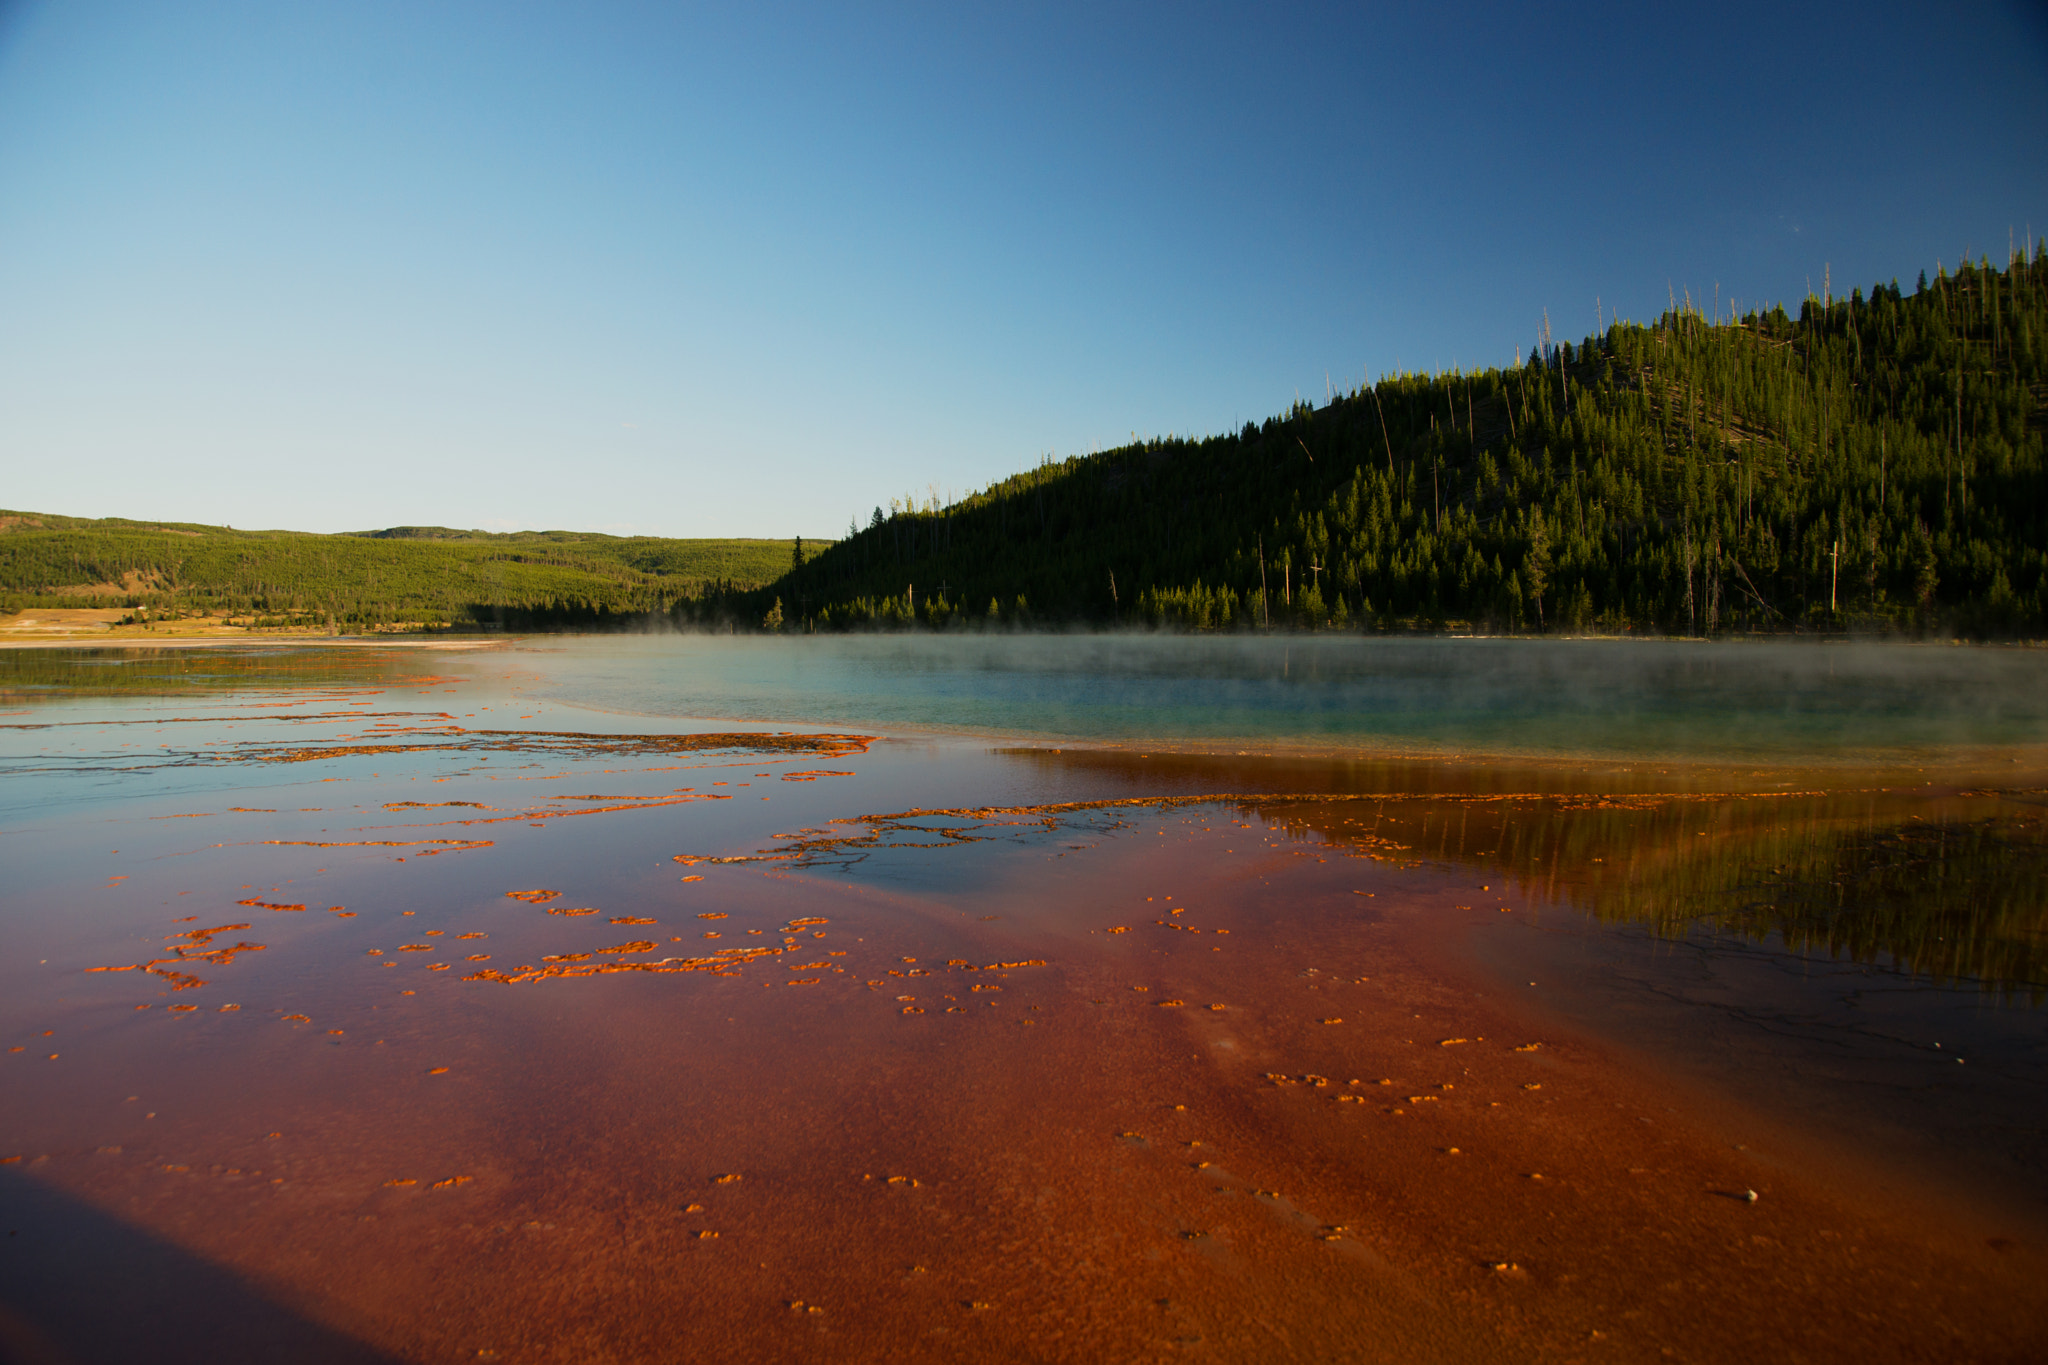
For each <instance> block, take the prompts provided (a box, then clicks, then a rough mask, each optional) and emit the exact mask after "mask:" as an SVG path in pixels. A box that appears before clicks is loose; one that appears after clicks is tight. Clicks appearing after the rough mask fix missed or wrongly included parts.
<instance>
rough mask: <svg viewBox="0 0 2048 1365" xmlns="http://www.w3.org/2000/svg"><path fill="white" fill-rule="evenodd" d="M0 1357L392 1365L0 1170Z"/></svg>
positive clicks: (64, 1364)
mask: <svg viewBox="0 0 2048 1365" xmlns="http://www.w3.org/2000/svg"><path fill="white" fill-rule="evenodd" d="M0 1248H4V1250H0V1360H5V1361H6V1362H7V1365H133V1363H134V1362H138V1361H150V1362H158V1363H160V1365H182V1362H188V1361H189V1362H193V1365H199V1362H207V1363H208V1365H211V1363H212V1362H221V1361H292V1362H305V1363H306V1365H389V1363H390V1362H393V1361H395V1359H396V1358H395V1357H392V1356H388V1355H386V1354H384V1353H383V1352H381V1351H378V1350H376V1349H375V1348H373V1347H370V1346H367V1345H365V1344H363V1343H362V1342H360V1341H357V1340H355V1339H354V1338H352V1337H349V1336H346V1335H344V1334H342V1333H340V1332H337V1331H335V1330H334V1329H332V1328H329V1327H324V1326H322V1325H320V1324H318V1323H316V1322H312V1321H309V1320H308V1319H306V1318H304V1317H302V1316H300V1315H299V1314H297V1313H295V1312H293V1311H292V1310H291V1309H289V1308H286V1307H284V1306H282V1305H280V1304H278V1303H277V1302H275V1301H274V1300H272V1299H271V1298H269V1297H267V1296H266V1295H265V1294H264V1293H263V1292H262V1291H261V1290H259V1289H258V1288H256V1287H255V1286H254V1285H252V1284H250V1283H249V1282H248V1281H247V1280H245V1279H244V1278H242V1277H241V1276H239V1275H237V1274H235V1273H234V1272H232V1271H229V1270H225V1269H222V1268H221V1267H219V1266H217V1265H213V1264H211V1263H209V1262H207V1261H204V1260H201V1259H200V1258H198V1257H196V1256H193V1255H192V1254H190V1253H189V1252H186V1251H183V1250H181V1249H179V1248H178V1247H175V1246H173V1245H171V1244H170V1243H168V1242H165V1241H162V1240H160V1239H158V1238H156V1237H152V1236H150V1235H149V1234H147V1233H144V1232H140V1231H137V1230H136V1229H134V1228H132V1227H130V1226H128V1225H127V1224H125V1223H123V1222H121V1221H120V1220H119V1219H117V1218H113V1217H110V1216H108V1215H107V1214H105V1213H103V1212H101V1211H100V1210H98V1209H95V1208H92V1207H91V1206H89V1205H86V1204H83V1203H81V1202H79V1201H78V1200H76V1199H73V1198H71V1197H70V1196H68V1195H66V1194H63V1193H60V1192H59V1191H57V1190H53V1189H51V1188H50V1187H49V1186H47V1185H44V1184H41V1183H40V1182H38V1181H35V1180H32V1179H30V1178H28V1177H26V1176H23V1175H19V1174H17V1173H15V1172H12V1171H0Z"/></svg>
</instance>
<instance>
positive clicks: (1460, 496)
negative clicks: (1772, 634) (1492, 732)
mask: <svg viewBox="0 0 2048 1365" xmlns="http://www.w3.org/2000/svg"><path fill="white" fill-rule="evenodd" d="M2044 347H2048V248H2037V249H2036V250H2035V252H2034V254H2033V255H2032V256H2031V257H2029V256H2028V255H2027V254H2025V253H2015V254H2014V255H2013V257H2012V258H2011V259H2010V260H2009V261H2008V262H2007V264H2006V266H2005V267H2004V268H2003V269H1999V268H1995V267H1993V266H1992V265H1991V264H1990V263H1989V262H1988V261H1982V260H1980V261H1978V262H1976V263H1969V262H1965V263H1964V264H1962V265H1961V266H1959V267H1958V268H1957V269H1955V270H1954V271H1949V270H1947V269H1945V268H1942V267H1941V266H1939V265H1937V268H1936V273H1935V278H1934V279H1933V280H1931V281H1930V280H1928V279H1927V277H1926V276H1925V274H1924V273H1923V274H1922V276H1921V277H1920V280H1919V282H1918V284H1917V285H1916V287H1915V288H1914V289H1913V290H1912V291H1911V292H1905V291H1902V290H1901V289H1900V288H1899V287H1898V285H1897V283H1896V282H1895V281H1894V282H1892V283H1888V284H1880V285H1878V286H1876V287H1874V288H1872V289H1871V290H1870V292H1869V294H1868V295H1866V294H1865V293H1864V292H1863V291H1862V290H1861V289H1860V288H1859V289H1856V290H1854V291H1852V292H1851V293H1850V295H1849V296H1848V297H1847V298H1839V297H1834V296H1833V295H1832V292H1831V291H1830V292H1828V293H1824V294H1823V295H1821V296H1817V297H1811V298H1808V299H1807V300H1805V302H1804V303H1803V304H1802V305H1801V307H1800V309H1799V312H1798V315H1797V316H1796V317H1794V316H1792V315H1790V314H1788V313H1787V312H1786V311H1785V310H1784V309H1783V308H1782V307H1774V308H1771V309H1768V310H1752V311H1750V312H1748V313H1746V314H1742V315H1740V316H1730V317H1726V318H1710V317H1708V316H1706V315H1705V314H1704V312H1703V311H1702V310H1701V309H1699V308H1698V307H1696V306H1693V305H1692V304H1691V303H1690V302H1689V301H1688V302H1686V303H1682V304H1681V303H1676V302H1674V306H1673V307H1672V308H1671V309H1670V310H1669V311H1667V312H1666V313H1664V314H1663V315H1662V316H1660V317H1659V318H1658V319H1657V320H1656V321H1655V322H1653V323H1650V324H1647V325H1642V324H1635V323H1628V322H1622V321H1616V322H1614V323H1612V324H1611V325H1609V326H1607V327H1606V329H1605V330H1604V331H1603V332H1601V333H1599V334H1598V335H1595V336H1589V337H1587V338H1585V339H1584V340H1583V341H1581V342H1580V343H1578V344H1577V345H1574V344H1572V343H1570V342H1565V343H1562V344H1557V345H1551V344H1549V343H1548V342H1547V340H1546V341H1545V343H1544V344H1542V345H1539V346H1538V347H1537V348H1536V349H1534V350H1532V352H1531V353H1530V355H1529V358H1528V361H1527V363H1526V364H1521V365H1517V366H1512V367H1508V368H1504V369H1485V370H1479V371H1474V372H1462V371H1454V372H1448V373H1440V374H1428V375H1424V374H1403V375H1398V376H1393V377H1389V378H1386V379H1383V380H1381V381H1380V382H1379V383H1378V384H1374V385H1371V386H1369V387H1367V386H1360V387H1358V388H1356V389H1353V390H1351V391H1350V392H1347V393H1343V394H1341V395H1337V396H1334V397H1333V398H1332V399H1331V401H1330V402H1328V403H1327V404H1326V405H1325V406H1323V407H1321V408H1315V407H1311V406H1310V405H1308V404H1305V403H1297V404H1296V405H1295V406H1294V407H1293V408H1291V409H1290V410H1288V411H1287V412H1286V413H1285V414H1283V415H1280V416H1277V417H1274V418H1271V419H1269V420H1267V421H1265V422H1263V423H1260V424H1257V425H1254V424H1250V423H1247V424H1246V425H1245V427H1244V428H1243V429H1242V430H1241V431H1237V432H1232V433H1228V434H1224V435H1218V436H1213V437H1209V438H1207V439H1202V440H1186V439H1180V438H1167V439H1158V440H1147V441H1140V442H1136V443H1133V444H1131V445H1127V446H1123V447H1120V448H1117V449H1114V450H1108V451H1104V452H1101V453H1099V454H1094V455H1089V456H1085V457H1075V458H1070V459H1066V460H1062V461H1058V462H1053V461H1047V462H1044V463H1041V464H1040V465H1039V466H1037V467H1036V468H1033V469H1030V470H1026V471H1024V472H1022V473H1020V474H1017V475H1015V476H1012V477H1011V478H1008V479H1005V480H1002V481H1001V482H999V483H996V484H994V485H992V486H991V487H989V488H987V489H985V490H983V491H981V492H978V493H975V494H973V495H971V496H969V497H966V498H964V499H961V500H959V501H957V502H954V503H951V504H949V505H944V506H941V505H938V504H937V503H936V501H933V502H929V503H927V504H925V505H923V506H916V505H914V504H892V506H891V510H890V512H889V513H888V514H886V515H885V514H884V513H883V511H882V510H881V509H880V508H877V509H876V510H875V513H874V515H873V516H872V517H871V518H870V519H869V521H868V524H867V525H865V526H855V527H852V528H849V531H848V534H847V536H846V537H845V539H843V540H841V541H839V542H837V543H836V544H833V545H831V546H829V547H827V548H824V549H823V550H822V551H821V552H819V553H817V554H816V555H813V556H811V557H809V558H807V559H806V558H805V557H804V556H803V555H802V554H801V551H799V554H798V556H797V561H798V562H796V563H795V564H793V565H792V566H791V568H790V571H789V572H788V573H786V574H784V575H783V576H782V578H781V579H780V580H779V581H777V582H776V583H774V584H773V585H771V586H770V587H768V588H765V589H763V590H762V591H761V592H760V593H758V594H756V595H755V596H754V605H755V606H756V607H768V606H769V604H770V602H771V601H772V602H773V604H774V606H773V608H772V609H773V610H774V611H775V613H776V617H777V622H778V623H779V624H781V625H782V626H783V628H793V627H795V626H797V625H803V626H805V627H807V628H813V629H818V628H822V629H848V628H874V627H882V628H888V627H906V626H911V625H916V626H920V627H940V628H943V627H947V626H957V625H961V624H981V625H987V624H992V623H998V622H1000V623H1004V624H1024V625H1028V624H1053V623H1060V624H1068V623H1077V624H1090V625H1111V624H1130V625H1145V626H1153V627H1175V628H1182V629H1195V630H1215V629H1245V628H1257V629H1265V628H1274V629H1278V628H1283V627H1285V628H1295V629H1447V628H1450V629H1457V628H1468V629H1475V630H1489V631H1560V630H1563V631H1600V632H1613V633H1625V632H1659V633H1677V634H1686V635H1712V634H1717V633H1724V632H1730V631H1741V632H1757V631H1792V630H1800V631H1805V630H1851V629H1860V630H1874V631H1887V632H1911V633H1924V632H1929V631H1962V632H1967V633H1971V634H1977V635H2004V636H2010V635H2016V634H2028V633H2034V634H2038V633H2039V632H2040V631H2041V630H2042V628H2043V627H2044V625H2048V480H2044V462H2043V437H2044V430H2048V349H2044Z"/></svg>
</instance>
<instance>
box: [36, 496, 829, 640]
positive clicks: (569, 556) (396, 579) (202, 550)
mask: <svg viewBox="0 0 2048 1365" xmlns="http://www.w3.org/2000/svg"><path fill="white" fill-rule="evenodd" d="M791 559H792V550H791V543H790V542H789V541H786V540H669V539H662V538H658V537H652V536H631V537H626V536H607V535H597V534H591V533H585V532H575V531H516V532H509V533H490V532H485V531H456V530H450V529H448V528H446V527H438V526H401V527H393V528H391V529H389V530H384V531H366V532H359V533H356V534H352V535H312V534H308V533H305V532H299V531H238V530H235V529H233V528H232V527H226V526H204V525H199V524H196V523H185V522H141V521H129V520H124V519H120V518H106V519H100V520H93V519H88V518H83V517H65V516H53V515H49V514H46V513H35V512H4V511H0V608H4V609H10V610H19V609H21V608H23V607H26V606H32V605H40V606H43V607H52V606H72V607H92V606H99V607H129V608H135V609H138V610H139V611H142V612H144V613H146V614H147V615H148V616H149V617H150V618H151V619H158V620H160V619H164V618H166V617H171V618H175V617H178V616H182V615H191V614H197V613H206V614H210V615H216V616H218V615H234V616H246V617H248V618H250V619H251V620H253V621H256V622H259V623H262V624H265V625H277V626H292V625H297V626H316V625H317V626H324V625H327V624H329V623H330V622H331V623H332V624H333V625H334V626H335V627H336V628H357V627H362V626H377V625H393V624H414V625H419V624H425V625H447V626H474V625H498V626H507V627H512V628H517V629H536V628H539V629H545V628H552V627H569V628H589V627H602V626H606V625H614V624H625V623H629V622H634V623H637V622H640V621H644V620H645V619H646V618H647V617H648V616H649V615H650V614H681V615H685V616H693V617H701V616H705V615H710V616H714V617H719V616H724V615H727V614H729V613H726V612H725V611H724V607H723V604H724V603H726V602H728V601H735V600H738V601H750V599H747V598H745V597H744V594H745V593H747V592H748V591H749V590H752V589H757V588H759V587H761V586H762V585H763V584H765V583H767V582H769V581H770V580H771V579H773V578H775V577H776V576H777V575H779V574H781V573H783V572H784V571H786V570H787V569H788V568H789V566H790V563H791Z"/></svg>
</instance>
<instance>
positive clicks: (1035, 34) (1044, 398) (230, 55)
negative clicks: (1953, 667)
mask: <svg viewBox="0 0 2048 1365" xmlns="http://www.w3.org/2000/svg"><path fill="white" fill-rule="evenodd" d="M2030 230H2031V231H2032V232H2034V233H2036V234H2040V233H2048V18H2044V15H2043V8H2042V6H2040V5H2039V4H2033V5H2023V4H2017V3H2012V4H2000V3H1995V2H1993V0H1986V2H1985V3H1978V4H1970V5H1963V6H1955V5H1939V4H1916V3H1884V2H1883V0H1875V2H1874V3H1869V4H1864V5H1858V6H1847V5H1840V4H1829V5H1812V4H1804V3H1794V2H1792V0H1778V2H1777V3H1765V4H1753V3H1747V0H1737V2H1735V3H1727V2H1723V3H1715V4H1710V5H1699V6H1681V5H1643V4H1640V3H1630V4H1625V5H1613V6H1603V5H1598V4H1586V3H1581V4H1576V5H1562V6H1560V5H1530V4H1527V3H1520V4H1512V5H1499V6H1483V5H1466V6H1451V5H1369V4H1349V5H1286V4H1261V5H1243V6H1225V5H1195V4H1156V5H1119V4H1114V3H1103V2H1102V0H1096V2H1094V3H1088V4H1078V5H1072V6H1060V5H1034V6H1000V5H959V4H931V5H859V4H833V5H814V6H813V5H774V4H748V5H726V6H701V7H700V6H691V5H682V4H646V5H638V4H624V3H601V2H600V0H581V2H580V3H560V4H535V3H526V4H521V3H507V2H506V0H491V3H466V2H465V0H397V2H395V3H386V0H344V2H343V3H322V2H321V0H294V2H293V3H288V4H287V3H277V2H276V0H269V2H268V3H236V2H235V0H221V2H218V3H209V2H208V0H173V2H172V3H165V0H138V2H136V3H125V2H123V0H44V2H43V3H36V2H35V0H30V2H29V3H8V0H0V474H4V482H0V505H4V506H9V507H14V508H27V509H32V510H39V511H48V512H62V513H68V514H72V515H82V516H129V517H167V518H175V519H182V520H192V521H207V522H225V523H229V524H233V525H236V526H247V527H266V526H274V527H291V528H296V529H302V530H317V531H337V530H350V529H367V528H372V527H381V526H389V525H396V524H406V523H430V524H443V525H455V526H481V527H486V528H491V529H513V528H517V527H562V528H568V529H577V530H602V531H612V532H617V533H648V534H660V535H685V536H703V535H759V536H789V535H795V534H804V535H807V536H828V535H836V534H841V533H843V531H844V529H845V527H846V525H847V522H848V520H849V518H850V517H853V516H858V517H859V518H860V519H861V520H862V521H865V520H866V519H867V516H868V514H869V512H870V511H871V509H872V508H873V507H874V506H875V505H876V504H878V503H883V504H886V502H887V501H888V499H889V498H890V497H891V496H892V495H893V496H898V497H902V496H907V495H909V494H911V493H913V492H914V493H915V494H917V495H918V496H919V497H920V498H922V497H924V496H925V495H926V494H927V491H928V490H929V488H930V487H931V486H932V485H934V484H935V485H937V487H938V490H939V493H940V495H941V496H942V497H943V496H945V495H946V494H947V493H948V491H951V492H953V493H964V492H966V491H969V490H970V489H973V488H977V487H980V486H983V485H985V484H986V483H988V482H990V481H991V480H993V479H996V478H1000V477H1002V476H1003V475H1006V474H1008V473H1011V472H1014V471H1016V470H1018V469H1021V468H1024V467H1027V466H1029V465H1031V464H1034V463H1036V462H1037V461H1038V460H1039V459H1041V458H1043V457H1044V456H1047V455H1054V456H1065V455H1070V454H1076V453H1086V452H1088V451H1090V450H1093V449H1097V448H1100V447H1105V446H1110V445H1115V444H1118V443H1120V442H1122V441H1125V440H1128V439H1129V437H1130V436H1131V434H1132V433H1134V432H1135V433H1139V434H1142V435H1157V434H1169V433H1182V434H1205V433H1210V432H1215V431H1220V430H1225V429H1229V428H1232V427H1234V426H1236V425H1238V424H1241V423H1242V422H1243V421H1245V420H1247V419H1258V418H1263V417H1266V416H1269V415H1272V414H1274V413H1276V412H1279V411H1282V410H1284V409H1285V408H1286V407H1287V405H1288V404H1290V403H1291V402H1293V401H1294V399H1295V396H1296V394H1297V392H1298V393H1299V394H1300V395H1301V396H1302V397H1305V398H1309V399H1312V400H1313V401H1315V402H1317V403H1320V402H1321V401H1322V398H1323V394H1324V390H1325V385H1326V383H1334V384H1337V385H1340V386H1341V385H1344V384H1347V383H1356V382H1358V381H1359V380H1360V379H1361V378H1362V377H1376V376H1378V375H1379V374H1381V373H1384V372H1391V371H1395V370H1403V369H1407V370H1416V369H1435V368H1444V367H1450V366H1454V365H1463V366H1467V367H1471V366H1475V365H1492V364H1501V363H1505V362H1508V361H1510V360H1512V359H1514V358H1515V357H1516V355H1517V354H1518V353H1520V352H1522V351H1525V350H1526V349H1527V347H1528V346H1529V344H1530V343H1531V341H1532V340H1533V338H1534V336H1535V333H1536V328H1537V324H1538V322H1539V321H1540V319H1541V317H1542V315H1543V313H1544V311H1545V310H1548V313H1549V317H1550V320H1551V324H1552V326H1553V329H1554V330H1555V332H1556V334H1557V335H1558V336H1559V337H1560V338H1566V337H1569V338H1574V339H1576V338H1578V337H1580V336H1583V335H1585V334H1586V333H1589V332H1591V331H1592V330H1594V326H1595V314H1596V300H1598V303H1597V308H1598V309H1599V310H1600V311H1601V312H1602V313H1605V314H1607V315H1610V316H1611V315H1612V314H1613V313H1615V312H1617V311H1618V312H1620V313H1621V314H1622V315H1623V316H1626V317H1633V318H1638V319H1648V318H1651V317H1653V316H1654V315H1655V314H1656V313H1657V312H1659V311H1661V310H1662V309H1663V307H1664V306H1665V304H1666V300H1667V298H1668V297H1669V293H1670V291H1676V292H1678V293H1679V294H1680V295H1683V294H1684V293H1685V292H1686V291H1690V293H1691V296H1692V298H1693V299H1694V300H1695V301H1696V302H1700V303H1702V304H1703V306H1705V307H1707V308H1709V309H1711V308H1712V307H1713V303H1714V299H1715V297H1716V291H1717V290H1718V297H1719V298H1720V300H1721V301H1722V306H1723V308H1724V309H1725V307H1726V304H1727V302H1728V300H1730V299H1735V300H1738V301H1740V302H1741V303H1742V304H1743V305H1744V306H1747V305H1748V304H1750V303H1752V302H1763V301H1776V300H1783V301H1785V302H1786V303H1788V304H1789V305H1791V306H1794V307H1796V306H1797V302H1798V300H1799V299H1800V298H1801V297H1803V296H1804V295H1805V294H1806V292H1807V290H1808V288H1809V287H1811V288H1812V289H1813V290H1815V291H1816V292H1817V291H1818V290H1819V289H1820V288H1821V280H1822V274H1823V271H1824V270H1827V271H1831V273H1832V278H1833V282H1834V287H1835V289H1836V291H1837V292H1842V293H1846V292H1847V291H1848V289H1849V288H1850V287H1851V286H1852V285H1861V286H1863V287H1864V288H1866V289H1867V288H1868V287H1869V286H1870V284H1871V283H1872V282H1873V281H1875V280H1879V279H1886V280H1888V279H1890V278H1892V277H1894V276H1896V277H1897V278H1898V279H1899V280H1900V281H1901V282H1902V283H1903V284H1905V285H1907V286H1908V287H1910V286H1911V284H1912V282H1913V279H1914V277H1915V276H1916V275H1917V273H1918V272H1919V271H1920V270H1921V269H1923V268H1925V269H1927V270H1928V271H1929V273H1930V274H1931V273H1932V270H1933V267H1934V265H1935V262H1936V260H1937V259H1939V260H1941V261H1943V262H1945V263H1948V264H1950V265H1953V264H1954V262H1955V260H1956V258H1957V257H1958V256H1959V255H1960V254H1961V253H1963V252H1964V251H1968V252H1969V253H1970V254H1971V255H1972V256H1973V257H1974V256H1975V255H1977V254H1980V253H1981V254H1988V255H1990V256H1991V257H1992V258H1993V259H1994V260H1996V261H2002V260H2003V258H2004V253H2005V250H2006V245H2007V241H2008V234H2009V233H2010V234H2013V235H2014V236H2015V237H2017V238H2020V239H2024V238H2025V237H2026V235H2027V234H2028V232H2029V231H2030Z"/></svg>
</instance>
